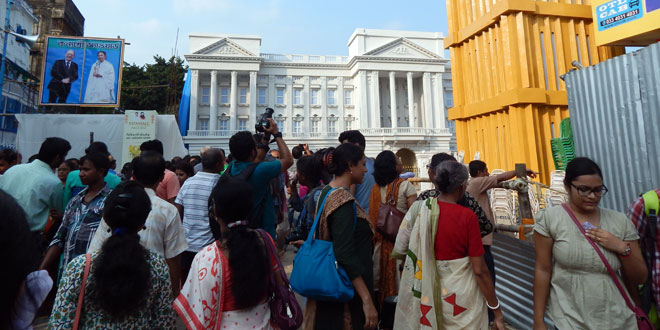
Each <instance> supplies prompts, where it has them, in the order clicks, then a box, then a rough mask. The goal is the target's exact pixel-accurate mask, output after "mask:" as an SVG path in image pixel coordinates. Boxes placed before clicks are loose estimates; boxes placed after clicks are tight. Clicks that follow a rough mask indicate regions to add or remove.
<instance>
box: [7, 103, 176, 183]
mask: <svg viewBox="0 0 660 330" xmlns="http://www.w3.org/2000/svg"><path fill="white" fill-rule="evenodd" d="M16 120H18V134H17V136H16V147H17V149H18V151H19V152H20V153H21V154H22V155H23V160H24V161H27V159H28V158H29V157H30V156H31V155H34V154H36V153H38V152H39V147H41V143H43V141H44V140H45V139H46V138H47V137H52V136H56V137H61V138H63V139H66V140H67V141H69V143H71V151H69V154H68V155H67V158H73V157H75V158H80V157H82V156H83V155H84V154H85V148H87V147H88V146H89V133H90V132H93V133H94V141H102V142H104V143H105V144H106V145H108V150H109V151H110V153H111V154H112V155H113V156H114V157H115V158H116V159H117V170H120V169H121V167H122V166H123V164H124V163H126V162H130V161H131V160H130V159H120V158H121V157H122V144H123V134H124V123H123V120H124V115H73V114H71V115H69V114H17V115H16ZM156 139H158V140H160V141H161V142H163V151H164V153H165V155H164V156H165V159H166V160H168V159H172V158H173V157H174V156H181V157H183V156H185V155H187V154H188V150H186V148H185V147H184V145H183V139H182V138H181V134H180V133H179V127H178V125H177V123H176V120H175V118H174V116H173V115H158V119H157V121H156Z"/></svg>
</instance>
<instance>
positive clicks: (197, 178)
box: [174, 148, 225, 279]
mask: <svg viewBox="0 0 660 330" xmlns="http://www.w3.org/2000/svg"><path fill="white" fill-rule="evenodd" d="M224 165H225V158H224V155H223V154H222V152H221V151H220V150H219V149H215V148H211V149H208V150H206V151H205V152H204V153H203V154H202V170H201V171H200V172H197V174H195V175H194V176H193V177H191V178H188V180H186V182H184V183H183V186H182V187H181V189H180V190H179V194H178V195H177V196H176V200H175V201H174V205H176V208H177V209H179V214H181V215H182V217H183V230H184V232H185V234H186V240H187V241H188V249H187V250H186V251H185V252H184V253H183V255H182V256H181V271H182V276H183V278H184V279H185V278H186V277H187V276H188V271H189V270H190V265H191V264H192V261H193V259H194V258H195V255H196V254H197V252H199V251H200V250H201V249H202V248H204V247H205V246H207V245H209V244H211V243H212V242H213V241H214V238H213V234H212V233H211V227H210V224H209V196H211V191H213V188H214V187H215V184H216V183H217V182H218V179H220V172H221V171H222V170H223V169H224Z"/></svg>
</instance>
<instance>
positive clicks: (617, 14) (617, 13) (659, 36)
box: [591, 0, 660, 46]
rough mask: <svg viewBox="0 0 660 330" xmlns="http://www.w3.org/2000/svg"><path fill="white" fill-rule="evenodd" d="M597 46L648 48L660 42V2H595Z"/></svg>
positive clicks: (618, 0) (593, 8) (608, 0)
mask: <svg viewBox="0 0 660 330" xmlns="http://www.w3.org/2000/svg"><path fill="white" fill-rule="evenodd" d="M591 6H592V11H593V17H594V24H595V25H596V27H595V28H594V31H595V33H596V45H597V46H648V45H650V44H652V43H655V42H657V41H660V10H659V9H660V0H594V1H592V3H591Z"/></svg>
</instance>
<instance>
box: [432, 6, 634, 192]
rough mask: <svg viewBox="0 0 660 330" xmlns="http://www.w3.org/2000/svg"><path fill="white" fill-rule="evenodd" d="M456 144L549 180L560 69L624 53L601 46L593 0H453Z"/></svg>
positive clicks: (560, 99)
mask: <svg viewBox="0 0 660 330" xmlns="http://www.w3.org/2000/svg"><path fill="white" fill-rule="evenodd" d="M447 15H448V24H449V36H448V37H447V38H446V39H445V45H446V47H448V48H449V50H450V55H451V65H452V70H451V71H452V85H453V90H454V108H452V109H450V110H449V119H453V120H455V123H456V140H457V144H458V150H465V152H466V156H467V157H468V158H471V156H472V155H474V154H475V152H477V151H479V152H480V154H481V159H482V160H484V161H485V162H486V163H487V164H488V166H489V168H504V169H513V168H514V166H515V164H516V163H526V164H527V166H529V167H530V168H532V169H535V170H538V171H539V172H540V173H541V181H543V182H546V183H547V182H548V181H549V179H550V172H551V171H552V170H554V164H553V161H552V151H551V148H550V139H551V138H553V137H556V136H559V135H560V130H559V124H560V122H561V120H562V119H564V118H566V117H568V103H567V102H568V101H567V95H566V87H565V85H564V82H563V81H562V80H561V79H560V76H561V75H563V74H564V73H566V72H567V71H568V70H570V69H571V68H572V66H571V62H573V61H578V62H579V63H580V64H581V65H583V66H589V65H593V64H596V63H598V62H601V61H604V60H606V59H608V58H611V57H614V56H617V55H620V54H623V53H624V49H623V48H622V47H596V44H595V40H594V37H593V35H594V34H593V31H594V27H593V24H592V11H591V6H590V4H589V0H550V1H549V2H548V1H533V0H447Z"/></svg>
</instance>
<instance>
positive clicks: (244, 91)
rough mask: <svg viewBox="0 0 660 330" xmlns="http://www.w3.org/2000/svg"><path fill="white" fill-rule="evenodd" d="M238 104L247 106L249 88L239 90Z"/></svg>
mask: <svg viewBox="0 0 660 330" xmlns="http://www.w3.org/2000/svg"><path fill="white" fill-rule="evenodd" d="M238 103H240V104H247V88H241V89H239V90H238Z"/></svg>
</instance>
